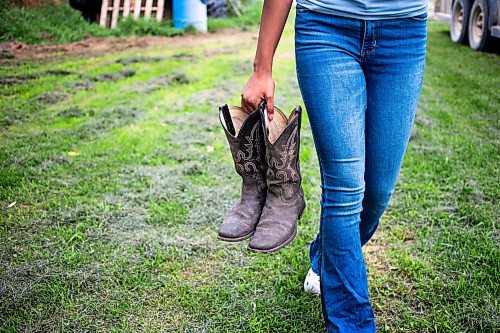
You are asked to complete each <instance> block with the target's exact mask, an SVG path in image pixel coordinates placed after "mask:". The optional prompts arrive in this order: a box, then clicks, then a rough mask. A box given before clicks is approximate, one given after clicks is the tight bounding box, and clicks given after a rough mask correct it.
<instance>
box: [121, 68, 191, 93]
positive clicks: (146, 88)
mask: <svg viewBox="0 0 500 333" xmlns="http://www.w3.org/2000/svg"><path fill="white" fill-rule="evenodd" d="M194 81H195V80H194V79H192V78H189V77H188V76H187V75H186V74H185V73H183V72H181V71H174V72H173V73H172V74H168V75H162V76H158V77H154V78H152V79H150V80H148V81H146V82H137V83H134V84H132V85H129V86H126V87H124V88H122V91H126V92H136V93H141V94H148V93H151V92H153V91H155V90H158V89H160V88H163V87H165V86H169V85H172V84H189V83H192V82H194Z"/></svg>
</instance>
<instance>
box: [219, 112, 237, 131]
mask: <svg viewBox="0 0 500 333" xmlns="http://www.w3.org/2000/svg"><path fill="white" fill-rule="evenodd" d="M219 111H220V112H222V116H223V117H224V122H225V123H226V129H227V131H228V132H229V133H231V135H232V136H235V135H236V130H235V129H234V125H233V119H232V118H231V113H230V112H229V107H228V106H227V104H224V105H221V106H220V107H219Z"/></svg>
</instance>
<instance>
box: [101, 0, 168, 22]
mask: <svg viewBox="0 0 500 333" xmlns="http://www.w3.org/2000/svg"><path fill="white" fill-rule="evenodd" d="M164 9H165V0H102V6H101V15H100V17H99V24H100V25H101V26H102V27H105V28H111V29H113V28H115V27H116V24H117V23H118V17H120V16H121V17H128V16H130V15H132V17H133V18H134V19H137V18H139V17H141V16H142V17H145V18H151V17H156V20H157V21H161V20H162V18H163V14H164V13H163V12H164Z"/></svg>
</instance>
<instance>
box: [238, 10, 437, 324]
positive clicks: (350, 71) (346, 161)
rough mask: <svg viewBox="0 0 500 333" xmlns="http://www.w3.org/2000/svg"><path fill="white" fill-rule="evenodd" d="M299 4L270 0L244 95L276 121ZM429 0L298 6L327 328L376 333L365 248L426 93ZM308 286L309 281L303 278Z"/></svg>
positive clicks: (315, 255)
mask: <svg viewBox="0 0 500 333" xmlns="http://www.w3.org/2000/svg"><path fill="white" fill-rule="evenodd" d="M291 5H292V0H264V6H263V11H262V18H261V23H260V33H259V39H258V44H257V50H256V55H255V60H254V69H253V72H252V74H251V76H250V78H249V80H248V82H247V83H246V85H245V87H244V89H243V92H242V99H241V107H242V109H243V110H244V111H246V112H248V113H252V112H253V111H254V110H255V109H257V107H258V104H259V102H260V101H261V100H265V101H266V105H267V111H268V118H269V121H270V122H272V120H273V117H274V113H273V110H274V100H273V97H274V91H275V84H274V81H273V78H272V65H273V57H274V53H275V50H276V47H277V45H278V42H279V39H280V38H281V34H282V31H283V28H284V25H285V22H286V20H287V17H288V15H289V11H290V8H291ZM427 7H428V4H427V1H426V0H297V8H296V17H295V55H296V71H297V78H298V82H299V87H300V91H301V94H302V98H303V100H304V104H305V107H306V111H307V114H308V117H309V121H310V125H311V130H312V133H313V138H314V144H315V148H316V151H317V155H318V160H319V166H320V175H321V187H322V195H321V215H320V224H319V225H320V227H319V232H318V234H317V236H316V238H315V240H314V241H313V242H312V243H311V244H310V246H309V250H310V259H311V269H310V271H309V273H308V277H307V278H308V279H309V281H310V282H311V283H312V284H314V283H319V290H317V293H319V294H320V295H321V302H322V310H323V316H324V320H325V324H326V327H327V330H328V332H349V333H354V332H375V331H376V324H375V319H374V313H373V310H372V306H371V303H370V299H369V295H368V280H367V274H366V267H365V262H364V258H363V254H362V251H361V248H362V246H363V245H364V244H366V242H368V240H369V239H370V238H371V237H372V235H373V234H374V232H375V230H376V229H377V226H378V224H379V220H380V218H381V216H382V214H383V212H384V210H385V209H386V207H387V205H388V203H389V199H390V197H391V195H392V193H393V192H394V188H395V185H396V180H397V177H398V174H399V171H400V168H401V163H402V161H403V156H404V153H405V150H406V147H407V145H408V141H409V137H410V132H411V128H412V126H413V121H414V116H415V111H416V108H417V103H418V99H419V94H420V90H421V87H422V81H423V75H424V65H425V57H426V40H427V10H428V9H427ZM306 282H308V281H306Z"/></svg>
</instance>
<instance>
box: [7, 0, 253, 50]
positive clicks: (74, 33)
mask: <svg viewBox="0 0 500 333" xmlns="http://www.w3.org/2000/svg"><path fill="white" fill-rule="evenodd" d="M260 7H261V5H260V3H259V2H256V1H250V2H249V3H248V4H246V8H245V10H244V11H243V15H242V16H241V17H235V16H228V18H227V19H209V20H208V30H209V31H210V32H214V31H217V30H220V29H223V28H236V27H239V28H246V27H249V26H253V25H256V24H258V23H259V22H260ZM192 32H195V31H194V30H193V29H192V28H191V27H188V28H186V29H175V28H174V27H173V23H172V20H166V21H162V22H157V21H156V20H147V19H139V20H134V19H132V18H128V19H125V20H121V21H120V22H119V23H118V25H117V27H116V28H115V29H105V28H102V27H101V26H99V25H98V24H96V23H89V22H87V21H85V20H84V19H83V17H82V16H81V14H80V12H78V11H77V10H75V9H73V8H71V7H70V6H69V5H67V4H61V5H57V6H47V7H42V8H21V7H15V6H3V7H2V6H0V42H6V41H12V40H16V41H19V42H24V43H27V44H60V43H70V42H75V41H79V40H82V39H84V38H86V37H89V36H94V37H125V36H143V35H154V36H165V37H171V36H178V35H184V34H186V33H192ZM5 56H8V55H5Z"/></svg>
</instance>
